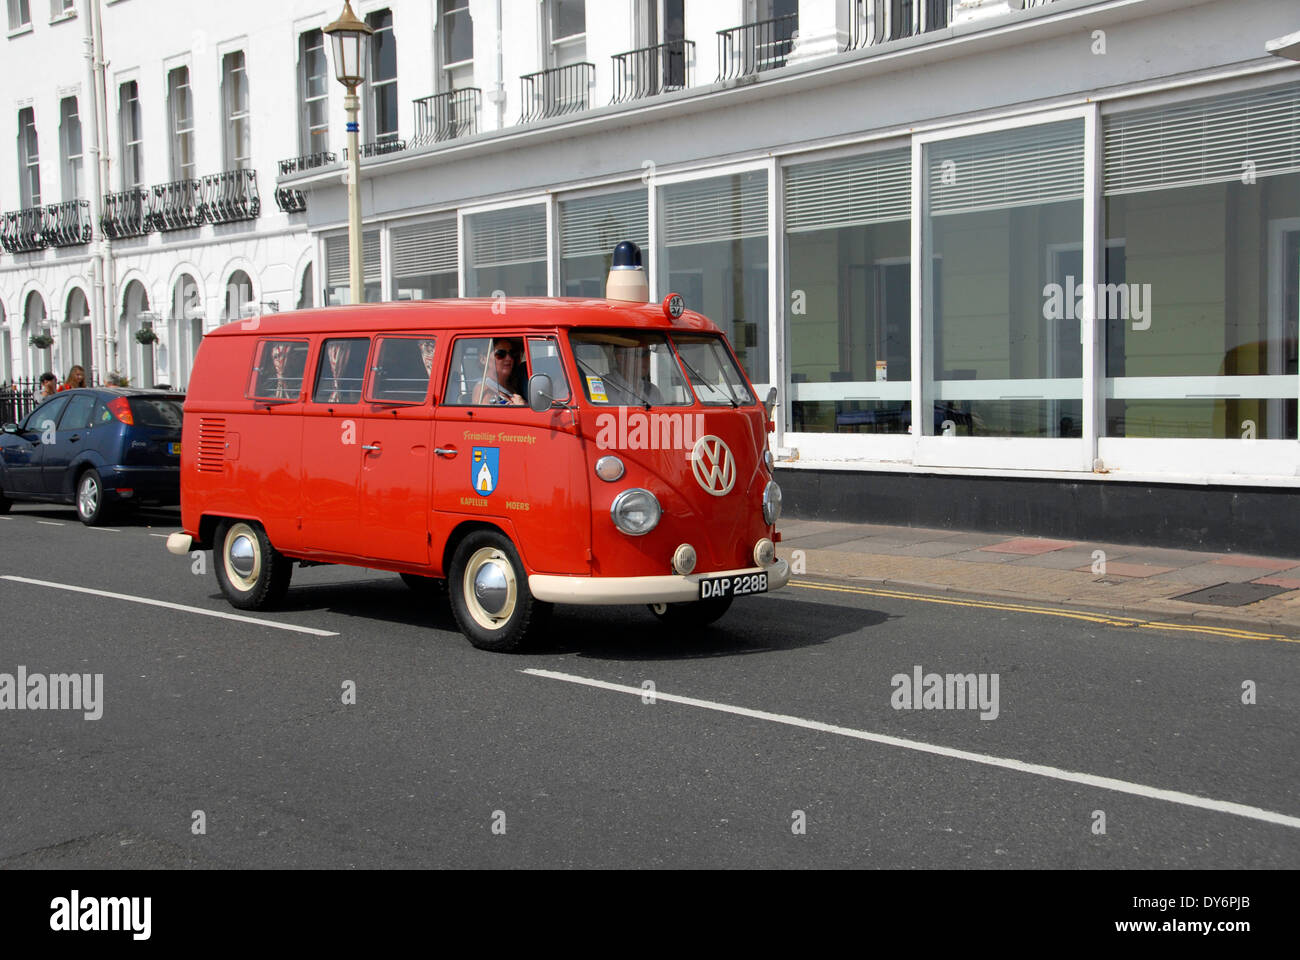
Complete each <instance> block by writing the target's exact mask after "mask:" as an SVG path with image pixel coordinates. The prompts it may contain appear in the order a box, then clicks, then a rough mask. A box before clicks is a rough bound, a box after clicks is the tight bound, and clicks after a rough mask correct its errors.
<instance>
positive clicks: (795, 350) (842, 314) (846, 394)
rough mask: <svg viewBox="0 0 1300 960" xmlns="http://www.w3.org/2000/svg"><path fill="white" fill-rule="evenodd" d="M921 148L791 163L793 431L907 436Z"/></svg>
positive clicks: (788, 186) (789, 265)
mask: <svg viewBox="0 0 1300 960" xmlns="http://www.w3.org/2000/svg"><path fill="white" fill-rule="evenodd" d="M911 205H912V159H911V150H908V149H904V150H887V151H884V152H881V153H872V154H868V155H865V156H859V157H846V158H844V159H837V160H826V161H821V162H818V163H807V164H800V165H798V166H793V167H790V168H788V169H787V170H786V181H785V230H786V236H785V243H786V298H785V302H786V303H788V304H790V305H791V306H790V308H789V309H788V311H787V313H788V314H789V323H788V326H787V330H788V338H789V339H788V345H787V349H786V356H787V357H788V363H789V368H790V417H791V428H792V429H793V430H796V431H800V432H808V433H839V432H846V431H847V432H853V433H860V432H866V433H907V432H908V428H909V426H910V425H911V420H912V403H911V379H912V289H911V288H912V278H911V245H912V232H911V225H912V224H911V220H912V215H911Z"/></svg>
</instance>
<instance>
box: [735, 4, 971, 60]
mask: <svg viewBox="0 0 1300 960" xmlns="http://www.w3.org/2000/svg"><path fill="white" fill-rule="evenodd" d="M878 2H881V3H883V2H884V0H878ZM893 2H894V3H895V4H897V3H899V2H903V3H906V2H907V0H893ZM945 2H947V0H945ZM798 29H799V14H797V13H792V14H789V15H788V16H784V17H774V18H773V19H771V20H759V21H756V22H755V23H747V24H745V25H744V26H743V27H732V28H730V29H728V30H719V31H718V79H719V80H738V79H740V78H741V77H748V76H752V75H753V74H756V73H761V72H763V71H764V70H775V69H777V68H778V67H784V66H785V64H786V61H787V60H788V59H789V58H790V51H791V50H793V49H794V35H795V32H796V31H797V30H798Z"/></svg>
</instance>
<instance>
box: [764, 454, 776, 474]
mask: <svg viewBox="0 0 1300 960" xmlns="http://www.w3.org/2000/svg"><path fill="white" fill-rule="evenodd" d="M763 462H764V463H765V464H767V470H768V472H769V473H771V472H772V471H773V470H774V469H776V457H774V456H772V451H771V450H764V451H763Z"/></svg>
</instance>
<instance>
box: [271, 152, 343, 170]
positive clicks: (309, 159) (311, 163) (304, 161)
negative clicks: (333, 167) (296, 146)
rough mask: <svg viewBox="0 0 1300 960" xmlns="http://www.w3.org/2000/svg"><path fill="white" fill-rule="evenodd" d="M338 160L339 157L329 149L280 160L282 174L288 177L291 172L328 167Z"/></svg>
mask: <svg viewBox="0 0 1300 960" xmlns="http://www.w3.org/2000/svg"><path fill="white" fill-rule="evenodd" d="M336 162H338V157H337V156H335V155H334V154H333V153H330V152H329V151H328V150H321V151H320V152H318V153H307V154H304V155H303V156H301V157H290V158H289V159H288V160H281V161H280V176H282V177H287V176H289V174H291V173H303V172H305V171H307V170H314V169H316V168H317V167H327V166H329V165H330V164H331V163H336Z"/></svg>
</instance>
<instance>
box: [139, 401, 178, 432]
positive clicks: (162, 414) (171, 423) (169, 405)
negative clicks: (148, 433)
mask: <svg viewBox="0 0 1300 960" xmlns="http://www.w3.org/2000/svg"><path fill="white" fill-rule="evenodd" d="M129 402H130V404H131V416H132V417H133V418H134V419H135V425H136V426H137V427H172V428H175V429H177V430H179V429H180V427H181V410H182V408H183V407H182V402H181V401H180V400H170V399H168V400H164V399H161V398H155V397H131V399H130V401H129Z"/></svg>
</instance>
